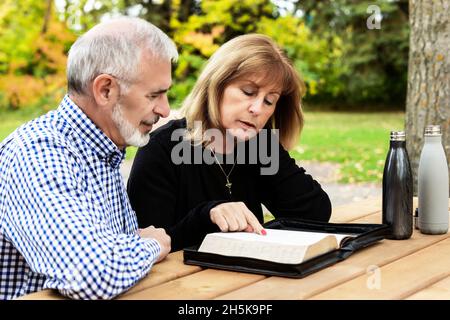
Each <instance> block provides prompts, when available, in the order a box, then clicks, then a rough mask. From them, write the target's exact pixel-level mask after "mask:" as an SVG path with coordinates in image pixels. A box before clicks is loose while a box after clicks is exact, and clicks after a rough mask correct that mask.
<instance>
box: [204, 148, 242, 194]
mask: <svg viewBox="0 0 450 320" xmlns="http://www.w3.org/2000/svg"><path fill="white" fill-rule="evenodd" d="M210 150H211V151H212V153H213V155H214V159H215V160H216V162H217V164H218V165H219V168H220V170H221V171H222V173H223V175H224V176H225V179H226V180H227V183H226V184H225V187H227V188H228V192H229V194H230V197H231V186H232V183H231V182H230V175H231V173H232V172H233V169H234V166H235V165H236V160H237V155H236V159H235V160H234V163H233V166H232V167H231V170H230V172H228V174H226V173H225V170H223V168H222V165H221V164H220V162H219V160H218V159H217V157H216V152H215V151H214V150H213V149H210Z"/></svg>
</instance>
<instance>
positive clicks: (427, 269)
mask: <svg viewBox="0 0 450 320" xmlns="http://www.w3.org/2000/svg"><path fill="white" fill-rule="evenodd" d="M424 237H426V238H433V239H435V238H438V237H439V236H424ZM409 242H410V241H407V242H405V244H407V243H409ZM386 251H387V248H386ZM449 252H450V239H448V238H447V239H445V240H442V241H439V242H437V243H435V244H433V245H432V246H429V247H427V248H424V249H422V250H419V251H417V250H416V252H415V253H413V254H411V255H408V256H406V257H404V258H401V259H398V260H396V261H394V262H392V263H390V264H387V265H384V266H382V267H381V268H380V269H379V280H380V282H379V288H373V287H372V288H371V287H370V286H368V281H370V279H368V278H369V277H368V275H361V276H359V277H357V278H355V279H352V280H350V281H347V282H346V283H344V284H341V285H339V286H336V287H334V288H332V289H330V290H327V291H325V292H323V293H320V294H318V295H315V296H313V297H311V298H312V299H402V298H405V297H407V296H410V295H412V294H413V293H415V292H417V291H419V290H421V289H424V288H425V287H428V286H430V285H431V284H434V283H435V282H437V281H439V280H441V279H443V278H445V277H447V276H449V275H450V269H449V266H450V254H447V253H449ZM443 253H445V254H443ZM438 257H439V259H437V258H438Z"/></svg>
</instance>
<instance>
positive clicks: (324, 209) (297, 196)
mask: <svg viewBox="0 0 450 320" xmlns="http://www.w3.org/2000/svg"><path fill="white" fill-rule="evenodd" d="M278 150H279V152H278V154H279V156H278V160H279V168H278V171H277V172H276V173H275V174H271V175H260V183H259V188H260V194H261V199H263V201H262V202H263V204H264V205H265V206H266V207H267V208H268V209H269V210H270V212H271V213H272V214H273V215H274V216H275V217H286V218H302V219H308V220H318V221H328V220H329V219H330V216H331V202H330V198H329V197H328V195H327V193H326V192H325V191H324V190H323V189H322V187H321V185H320V184H319V183H318V182H317V181H316V180H314V179H313V178H312V177H311V176H310V175H309V174H306V172H305V169H303V168H301V167H298V166H297V164H296V163H295V160H294V159H293V158H291V156H290V155H289V153H288V152H287V151H286V150H285V149H284V148H283V146H282V145H281V144H280V145H279V148H278Z"/></svg>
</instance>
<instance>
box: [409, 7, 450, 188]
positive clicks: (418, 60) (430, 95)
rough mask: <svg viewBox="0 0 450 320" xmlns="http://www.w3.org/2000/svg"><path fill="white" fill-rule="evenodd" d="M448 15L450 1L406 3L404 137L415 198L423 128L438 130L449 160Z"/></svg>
mask: <svg viewBox="0 0 450 320" xmlns="http://www.w3.org/2000/svg"><path fill="white" fill-rule="evenodd" d="M449 12H450V0H433V1H430V0H410V1H409V13H410V15H409V22H410V27H411V32H410V49H409V64H408V94H407V99H406V133H407V149H408V154H409V158H410V162H411V167H412V170H413V176H414V193H415V194H417V171H418V168H419V160H420V153H421V151H422V147H423V142H424V139H423V133H424V128H425V126H426V125H430V124H437V125H440V126H441V130H442V144H443V146H444V150H445V154H446V156H447V163H448V160H449V159H450V15H449V14H448V13H449ZM447 167H448V166H447ZM449 174H450V170H449Z"/></svg>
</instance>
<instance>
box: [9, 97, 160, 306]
mask: <svg viewBox="0 0 450 320" xmlns="http://www.w3.org/2000/svg"><path fill="white" fill-rule="evenodd" d="M124 155H125V153H124V152H122V151H121V150H120V149H118V148H117V146H116V145H115V144H114V143H113V142H112V141H111V140H110V139H109V138H108V137H107V136H106V135H105V134H104V133H103V132H102V131H101V130H100V129H99V128H98V127H97V126H96V125H95V124H94V123H93V122H92V121H91V120H90V119H89V118H88V117H87V116H86V115H85V114H84V113H83V112H82V111H81V109H80V108H79V107H78V106H76V105H75V103H74V102H73V101H71V100H70V98H69V97H68V96H66V97H64V99H63V101H62V102H61V104H60V106H59V108H58V109H56V110H54V111H50V112H49V113H47V114H46V115H43V116H42V117H39V118H37V119H35V120H33V121H30V122H28V123H26V124H24V125H23V126H21V127H20V128H18V129H17V130H16V131H14V132H13V133H12V134H11V135H9V136H8V137H7V138H6V139H5V140H4V141H3V142H2V143H1V144H0V299H11V298H15V297H18V296H21V295H24V294H28V293H31V292H34V291H38V290H41V289H45V288H53V289H57V290H59V291H60V292H61V293H62V294H63V295H65V296H67V297H70V298H75V299H109V298H112V297H114V296H116V295H118V294H120V293H121V292H123V291H125V290H127V289H128V288H130V287H131V286H133V285H134V284H135V283H136V282H137V281H138V280H139V279H141V278H142V277H144V276H145V275H146V274H147V273H148V272H149V270H150V269H151V267H152V265H153V263H154V262H155V260H156V258H157V257H158V255H159V253H160V250H161V248H160V245H159V243H158V242H157V241H156V240H154V239H143V238H141V237H139V236H138V235H137V234H136V230H137V220H136V216H135V213H134V211H133V210H132V209H131V206H130V203H129V200H128V196H127V193H126V190H125V187H124V183H123V180H122V177H121V175H120V171H119V166H120V164H121V162H122V160H123V158H124Z"/></svg>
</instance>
